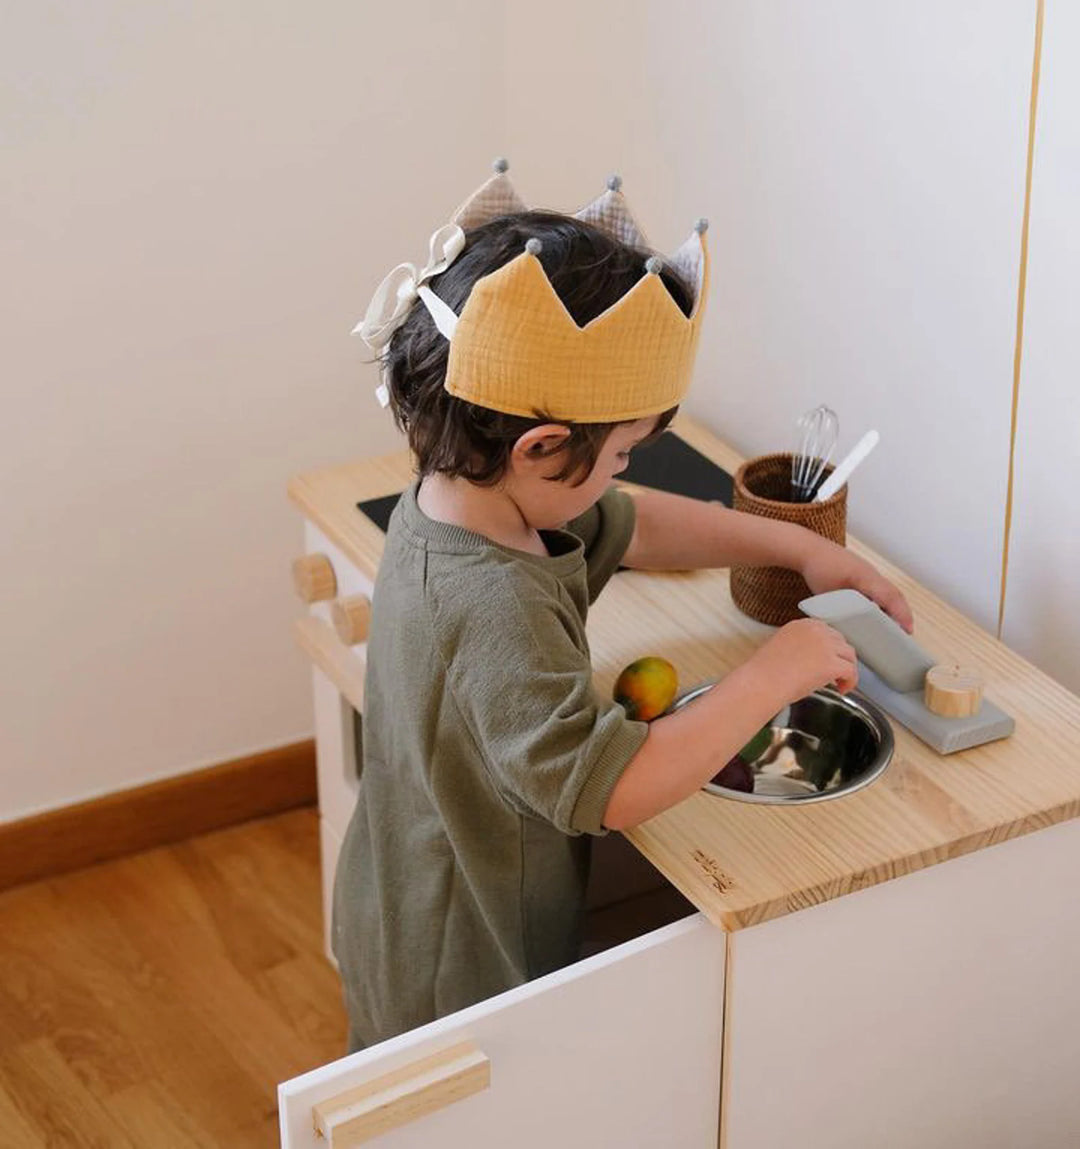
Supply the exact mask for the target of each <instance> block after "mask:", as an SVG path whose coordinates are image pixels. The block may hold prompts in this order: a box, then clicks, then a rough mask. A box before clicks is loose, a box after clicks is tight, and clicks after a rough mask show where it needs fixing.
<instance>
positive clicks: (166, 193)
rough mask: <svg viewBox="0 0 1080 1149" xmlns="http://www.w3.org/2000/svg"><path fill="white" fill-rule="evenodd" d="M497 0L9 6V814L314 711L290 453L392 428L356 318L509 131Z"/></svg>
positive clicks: (238, 746)
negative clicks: (296, 582) (289, 491)
mask: <svg viewBox="0 0 1080 1149" xmlns="http://www.w3.org/2000/svg"><path fill="white" fill-rule="evenodd" d="M500 13H501V7H500V5H499V4H497V3H496V2H495V0H482V2H476V0H473V2H470V3H466V2H464V0H459V2H456V3H454V2H447V0H438V2H435V0H421V2H419V3H413V4H410V5H408V6H404V5H396V6H395V5H380V6H376V5H374V4H351V3H344V2H341V0H339V2H331V3H327V4H317V5H300V4H296V3H281V2H277V3H265V2H263V3H254V2H242V3H239V4H231V5H196V4H187V3H181V2H179V0H174V2H164V3H156V4H145V3H136V2H134V0H98V2H97V3H94V4H88V5H58V4H52V3H31V2H29V0H24V2H22V3H16V4H9V5H6V7H5V16H4V21H3V35H2V36H0V74H2V75H3V95H2V98H0V141H2V144H0V165H2V166H0V267H2V268H3V275H2V284H3V286H2V287H0V292H2V295H0V324H2V326H3V331H2V345H3V354H4V365H3V373H2V389H3V407H2V409H0V445H2V449H0V484H2V489H3V491H4V497H3V500H2V504H0V547H2V553H3V560H4V580H3V597H2V599H0V617H2V634H3V649H4V657H3V663H2V665H3V669H2V671H0V674H2V681H0V820H3V819H9V818H13V817H18V816H20V815H23V814H26V813H29V812H31V811H34V810H37V809H41V808H46V807H50V806H56V805H62V804H65V803H68V802H74V801H77V800H79V799H81V798H84V797H87V796H90V795H94V794H97V793H100V792H104V791H109V790H114V789H119V788H123V787H125V786H129V785H133V784H136V783H140V782H143V781H145V780H147V779H149V778H152V777H155V776H161V775H166V774H173V773H178V772H182V771H185V770H188V769H193V768H195V767H197V766H199V765H202V764H205V763H208V762H218V761H221V760H224V759H228V758H230V757H232V756H235V755H240V754H243V753H246V752H249V751H253V750H257V749H262V748H266V747H269V746H271V745H274V744H278V743H282V742H286V741H290V740H293V739H298V738H303V737H307V736H309V735H310V732H311V729H312V716H311V701H310V680H309V673H308V669H307V666H306V664H305V661H304V659H303V657H302V656H301V655H300V654H299V653H298V652H297V651H295V650H294V648H293V642H292V638H291V635H290V619H291V618H292V617H293V616H294V615H295V614H296V613H297V603H296V601H295V599H294V597H293V592H292V590H291V585H290V578H289V564H290V562H291V560H292V559H293V558H294V557H295V556H296V555H297V554H298V553H300V545H301V544H300V540H301V523H300V517H299V515H298V514H297V513H295V512H294V511H292V510H291V509H290V508H289V506H288V504H287V502H286V499H285V484H286V481H287V479H288V477H289V475H290V474H292V473H294V472H296V471H298V470H302V469H306V468H312V467H318V466H322V465H324V464H327V463H331V462H335V461H339V460H344V459H348V458H352V457H356V456H359V455H363V454H366V453H377V452H381V451H385V450H391V449H395V447H396V445H397V440H396V438H394V437H393V436H392V432H391V427H390V423H389V419H388V417H385V416H384V414H383V413H382V412H381V411H380V410H379V408H378V407H377V405H376V404H375V402H374V399H373V398H372V393H371V389H372V387H373V386H374V384H375V382H376V379H375V375H374V373H373V369H372V368H365V367H364V366H363V365H362V361H363V359H364V357H365V355H366V348H365V347H364V345H363V344H361V343H360V342H359V340H357V339H350V338H349V336H348V332H349V330H350V328H351V327H352V325H353V323H354V322H355V321H356V319H358V318H359V316H360V315H361V314H362V313H363V310H364V308H365V307H366V305H367V301H368V299H369V297H370V294H371V292H372V290H373V289H374V286H375V285H376V283H377V282H378V280H379V279H380V278H381V276H382V275H383V274H384V273H385V272H386V271H388V270H389V268H390V267H391V266H392V265H393V264H395V263H397V262H400V261H401V260H404V259H414V260H415V259H422V258H423V257H424V256H425V255H426V243H427V236H428V234H429V232H430V231H431V230H433V228H434V227H435V226H436V225H437V224H438V223H440V222H442V220H443V219H444V218H445V216H446V213H447V212H448V211H449V210H450V209H451V208H452V207H453V206H454V205H455V204H456V203H457V202H458V200H460V199H461V198H462V196H463V195H464V194H465V192H466V191H467V190H468V189H470V188H472V187H473V186H475V184H476V183H477V182H478V181H479V179H480V178H482V176H483V173H484V171H485V170H486V169H487V165H488V164H489V162H490V159H491V157H492V155H494V154H497V153H498V152H500V151H502V150H503V148H504V146H505V145H504V142H503V141H504V121H503V113H502V108H501V102H500V99H499V94H500V93H501V91H502V89H503V58H502V51H501V44H502V38H501V37H502V32H501V15H500ZM451 55H452V57H453V58H452V59H451ZM462 125H465V127H462Z"/></svg>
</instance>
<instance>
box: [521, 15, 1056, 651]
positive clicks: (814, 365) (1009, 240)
mask: <svg viewBox="0 0 1080 1149" xmlns="http://www.w3.org/2000/svg"><path fill="white" fill-rule="evenodd" d="M612 11H613V9H612V8H611V7H610V6H607V8H606V12H605V13H598V12H596V11H595V10H594V9H589V10H586V14H585V17H584V19H585V21H586V22H585V23H584V24H583V25H579V27H578V34H577V35H575V36H574V37H572V38H570V37H566V36H565V35H564V26H565V25H564V22H563V20H560V19H559V18H558V15H555V14H553V12H552V9H551V8H550V6H549V14H551V17H550V18H549V19H548V20H545V21H544V22H543V26H542V27H538V28H534V27H533V26H532V22H531V20H530V19H529V18H528V17H526V16H525V15H523V14H521V13H520V12H518V13H517V15H516V17H515V16H513V15H512V16H511V24H510V34H509V37H508V38H509V40H510V42H511V43H512V44H516V45H521V44H522V43H525V42H526V41H528V42H530V43H531V44H532V45H533V48H534V51H533V52H532V53H531V55H530V56H525V55H523V54H521V53H520V52H519V53H518V55H517V57H516V58H513V59H512V63H513V66H512V67H511V68H510V69H509V71H508V80H509V84H510V103H509V110H510V129H509V130H510V133H511V139H512V141H513V150H514V154H515V156H516V157H517V166H518V167H519V168H520V167H522V166H523V165H526V164H530V165H531V164H535V165H536V166H537V167H538V168H539V167H540V165H541V163H542V162H544V161H542V160H540V159H538V158H537V157H547V156H549V155H551V154H552V153H557V154H559V155H560V163H559V164H558V165H555V164H550V163H548V164H547V166H546V167H545V168H543V170H541V171H539V172H537V173H536V174H535V177H534V179H533V180H532V181H531V182H530V187H533V186H538V187H539V189H540V190H541V191H542V192H543V193H544V194H545V195H546V196H548V197H549V198H551V199H553V200H555V201H556V203H557V204H561V205H563V206H568V205H570V204H574V203H576V202H578V201H581V200H583V199H585V198H586V197H587V194H589V192H590V191H591V190H592V189H593V188H594V187H595V184H596V183H597V180H598V177H601V176H602V175H603V173H604V171H606V170H607V169H608V168H609V167H612V166H618V165H619V164H620V163H621V166H622V169H623V174H624V176H625V185H624V191H625V192H626V194H627V195H628V197H630V198H631V200H632V202H633V204H634V206H635V209H636V210H638V211H639V214H640V216H641V218H642V220H643V223H644V226H645V228H646V230H647V231H648V232H649V235H650V238H651V239H652V240H653V242H654V243H656V244H658V245H659V246H662V247H664V248H670V247H672V246H674V245H675V244H676V243H677V242H679V240H681V238H682V236H683V235H684V234H685V232H686V230H687V229H688V228H689V225H690V223H691V222H692V221H693V219H694V218H695V216H697V215H701V214H704V215H708V216H709V217H710V218H711V221H712V227H711V229H710V232H709V238H710V243H711V250H712V254H713V269H714V275H713V293H712V298H711V302H710V313H709V316H708V319H707V322H706V328H705V333H704V336H703V342H702V349H701V353H700V355H699V366H698V370H697V378H696V382H695V385H694V389H693V391H692V392H691V396H690V399H689V401H688V403H687V409H688V410H689V411H691V412H692V413H694V414H696V415H697V416H699V417H700V418H701V419H702V420H703V421H704V422H706V423H707V424H708V425H710V426H711V427H712V428H713V429H714V430H716V431H718V432H719V433H720V434H722V435H723V436H724V437H725V438H727V439H728V440H729V441H731V442H732V443H733V445H735V446H736V447H738V448H740V449H741V450H742V451H744V452H745V453H747V454H756V453H764V452H766V451H773V450H788V449H791V447H792V446H793V436H794V420H795V418H796V416H797V415H798V414H799V413H800V412H801V411H803V410H806V409H808V408H809V407H812V406H815V405H816V404H818V403H821V402H827V403H828V404H829V405H830V406H832V407H833V408H835V409H836V410H837V412H838V413H839V415H840V419H841V436H842V439H841V447H842V448H847V447H850V446H852V445H853V444H854V442H855V441H856V439H857V438H858V437H859V436H860V435H861V434H862V432H863V431H864V430H866V429H867V428H869V427H877V428H878V429H879V430H880V432H881V435H882V441H881V445H880V446H879V447H878V449H877V451H876V452H875V454H874V455H873V456H872V457H871V459H870V460H869V461H868V462H867V463H866V464H865V465H864V467H863V469H862V471H861V472H860V473H859V474H858V475H857V476H856V478H855V480H854V481H853V484H852V496H851V507H850V528H851V530H852V532H853V533H854V534H856V535H858V536H859V537H861V538H863V539H864V540H865V541H867V542H869V543H870V544H871V545H873V546H875V547H877V548H878V549H879V550H881V551H882V552H883V553H884V554H886V555H887V556H888V557H890V558H892V559H894V560H895V561H897V562H899V563H900V564H901V565H903V566H904V567H906V568H907V569H908V570H910V571H911V572H912V573H913V574H915V575H916V576H918V577H919V578H921V579H922V581H924V582H925V583H926V584H927V585H929V586H930V587H932V588H933V589H934V590H935V591H936V592H937V593H938V594H940V595H941V596H943V597H944V598H946V599H948V600H950V601H951V602H953V603H955V604H956V605H958V606H959V607H961V608H962V609H963V610H965V611H966V612H967V613H968V614H970V615H971V616H972V617H974V618H975V619H976V620H977V621H979V622H980V623H981V624H982V625H983V626H985V627H987V628H992V627H994V626H996V621H997V605H998V595H999V580H1000V561H1001V545H1002V534H1003V520H1004V501H1005V491H1006V479H1007V463H1008V437H1009V415H1010V409H1011V387H1012V357H1013V338H1014V329H1015V308H1016V284H1017V272H1018V261H1019V246H1020V223H1021V216H1022V207H1023V190H1024V171H1025V147H1026V138H1027V136H1026V132H1027V111H1028V92H1029V86H1030V78H1031V59H1032V46H1033V37H1034V13H1035V6H1034V0H1022V2H1021V0H1009V2H998V3H983V2H979V3H974V2H969V3H958V2H956V0H951V2H949V3H945V4H942V3H940V2H939V0H916V2H913V3H907V4H897V3H893V2H886V0H815V3H813V4H805V3H800V2H799V0H755V3H753V4H744V3H737V2H735V0H724V2H721V3H710V4H705V3H701V2H700V0H667V2H665V3H663V4H658V3H647V2H645V0H637V2H635V3H630V4H623V5H620V6H619V8H618V18H617V19H615V18H612ZM554 12H556V13H558V14H561V15H562V16H563V17H565V19H566V20H570V19H571V18H572V14H573V18H574V19H577V15H576V8H575V5H574V4H572V3H569V2H568V0H564V2H563V3H561V4H556V5H555V10H554ZM515 19H516V20H517V26H516V27H515V26H514V20H515ZM530 37H531V39H530ZM508 56H510V57H513V53H512V52H510V53H508ZM549 68H556V69H557V71H558V83H557V84H555V83H553V84H550V85H548V87H547V93H548V95H547V97H546V99H545V100H544V101H542V102H541V101H537V100H536V99H535V96H534V92H535V90H536V89H538V88H539V87H540V86H542V85H543V84H544V77H545V74H546V73H547V72H548V69H549ZM601 125H602V126H601ZM937 653H941V654H942V655H943V656H944V655H946V654H947V652H937Z"/></svg>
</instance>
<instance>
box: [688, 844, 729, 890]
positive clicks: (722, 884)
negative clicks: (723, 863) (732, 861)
mask: <svg viewBox="0 0 1080 1149" xmlns="http://www.w3.org/2000/svg"><path fill="white" fill-rule="evenodd" d="M690 856H691V857H692V858H693V859H694V861H695V862H697V864H698V865H699V866H700V867H701V872H702V873H703V874H704V875H705V877H707V878H708V879H709V882H710V883H711V884H712V887H713V889H714V890H716V892H717V893H718V894H726V893H727V892H728V890H730V889H731V888H732V886H734V885H735V882H734V881H733V880H732V879H731V878H729V877H728V876H727V874H725V873H724V871H723V870H721V869H720V867H719V866H718V865H717V863H716V859H715V858H710V857H709V855H708V854H706V853H705V851H704V850H695V851H694V852H693V853H692V854H691V855H690Z"/></svg>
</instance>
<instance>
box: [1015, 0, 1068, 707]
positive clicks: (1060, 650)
mask: <svg viewBox="0 0 1080 1149" xmlns="http://www.w3.org/2000/svg"><path fill="white" fill-rule="evenodd" d="M1078 60H1080V10H1078V9H1077V7H1076V5H1075V4H1072V5H1070V4H1066V3H1062V2H1061V0H1050V2H1049V3H1048V4H1047V6H1046V17H1045V26H1044V29H1043V54H1042V76H1041V83H1040V93H1039V105H1038V130H1037V132H1036V136H1035V140H1036V143H1035V165H1034V169H1033V183H1032V197H1031V223H1030V232H1029V239H1028V276H1027V293H1026V298H1027V308H1026V315H1025V320H1024V352H1023V366H1022V371H1021V381H1020V403H1019V408H1018V430H1017V461H1016V478H1015V481H1014V490H1015V498H1014V503H1013V530H1012V543H1011V546H1010V557H1009V577H1008V584H1007V585H1008V594H1007V597H1006V602H1005V627H1004V630H1003V634H1002V637H1003V638H1004V639H1005V641H1006V642H1007V643H1008V644H1009V645H1010V646H1013V647H1015V648H1016V649H1017V650H1019V651H1020V652H1021V653H1022V654H1024V655H1026V656H1027V657H1028V658H1030V659H1032V660H1033V661H1035V662H1036V663H1038V664H1039V665H1040V666H1041V667H1043V669H1044V670H1046V671H1047V672H1048V673H1049V674H1051V675H1053V676H1054V677H1055V678H1057V679H1059V680H1060V681H1061V682H1063V683H1064V684H1065V685H1066V686H1068V687H1069V689H1070V690H1073V691H1080V609H1078V608H1080V509H1078V508H1080V335H1078V334H1077V320H1078V317H1080V75H1078V73H1077V68H1076V65H1077V61H1078Z"/></svg>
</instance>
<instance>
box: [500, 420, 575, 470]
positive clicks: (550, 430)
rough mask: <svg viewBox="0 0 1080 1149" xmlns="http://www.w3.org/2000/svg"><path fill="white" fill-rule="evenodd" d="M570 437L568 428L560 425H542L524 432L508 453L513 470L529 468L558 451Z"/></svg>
mask: <svg viewBox="0 0 1080 1149" xmlns="http://www.w3.org/2000/svg"><path fill="white" fill-rule="evenodd" d="M569 436H570V428H569V427H565V426H563V425H562V424H561V423H544V424H543V425H541V426H539V427H533V428H531V429H530V430H528V431H526V432H525V434H524V435H522V436H521V437H520V438H519V439H518V440H517V442H516V443H515V444H514V446H513V448H512V449H511V451H510V463H511V466H514V467H515V468H522V469H524V468H529V467H532V466H535V465H536V464H537V463H539V462H541V461H543V460H544V459H548V458H550V457H551V456H552V455H554V454H555V453H556V452H557V451H559V450H560V449H561V448H562V446H563V445H564V444H565V442H566V440H567V439H568V438H569Z"/></svg>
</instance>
